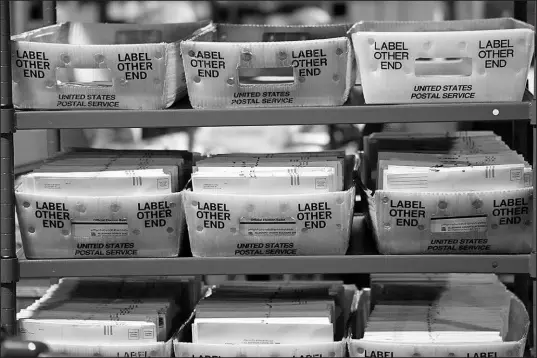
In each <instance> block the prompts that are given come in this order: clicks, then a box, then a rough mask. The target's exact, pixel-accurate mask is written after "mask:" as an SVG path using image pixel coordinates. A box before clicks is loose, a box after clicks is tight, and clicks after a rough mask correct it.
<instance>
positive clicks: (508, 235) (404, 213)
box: [368, 187, 534, 255]
mask: <svg viewBox="0 0 537 358" xmlns="http://www.w3.org/2000/svg"><path fill="white" fill-rule="evenodd" d="M368 200H369V212H370V216H371V220H372V224H373V229H374V230H373V231H374V233H375V235H374V236H375V238H376V241H377V246H378V249H379V251H380V252H381V253H382V254H387V255H412V254H440V255H442V254H527V253H530V252H531V238H532V232H533V225H534V222H533V219H534V216H533V215H534V214H533V200H534V198H533V187H530V188H524V189H513V190H497V191H473V192H445V193H443V192H437V193H432V192H418V193H415V192H391V191H385V190H378V191H376V192H375V194H374V196H373V197H371V196H370V197H369V199H368Z"/></svg>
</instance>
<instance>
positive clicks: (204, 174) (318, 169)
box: [192, 151, 345, 194]
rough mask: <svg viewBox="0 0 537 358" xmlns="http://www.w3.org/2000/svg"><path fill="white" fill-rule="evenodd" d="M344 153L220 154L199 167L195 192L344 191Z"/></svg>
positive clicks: (197, 167) (194, 179)
mask: <svg viewBox="0 0 537 358" xmlns="http://www.w3.org/2000/svg"><path fill="white" fill-rule="evenodd" d="M344 156H345V153H344V152H339V151H331V152H318V153H317V152H316V153H278V154H253V153H239V154H221V155H215V156H213V157H210V158H207V159H204V160H202V161H199V162H198V163H197V166H196V167H195V168H194V173H193V174H192V187H193V190H194V191H195V192H206V193H215V194H310V193H328V192H334V191H341V190H343V179H344V178H343V177H344V176H343V169H344Z"/></svg>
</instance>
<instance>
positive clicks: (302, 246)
mask: <svg viewBox="0 0 537 358" xmlns="http://www.w3.org/2000/svg"><path fill="white" fill-rule="evenodd" d="M355 165H356V161H355V160H354V159H351V157H347V158H346V161H345V174H347V175H345V186H344V190H343V191H335V192H329V193H319V194H315V193H312V194H288V195H271V194H269V193H267V194H263V195H246V194H243V195H236V194H212V193H204V192H193V191H191V190H184V191H183V192H182V195H183V200H182V201H183V206H184V211H185V218H186V223H187V227H188V233H189V238H190V247H191V249H192V255H193V256H194V257H229V256H308V255H310V256H311V255H345V253H346V252H347V249H348V247H349V240H350V235H351V229H352V225H351V223H352V219H353V212H354V203H355V193H356V189H355V183H354V181H353V175H352V172H353V170H354V168H355Z"/></svg>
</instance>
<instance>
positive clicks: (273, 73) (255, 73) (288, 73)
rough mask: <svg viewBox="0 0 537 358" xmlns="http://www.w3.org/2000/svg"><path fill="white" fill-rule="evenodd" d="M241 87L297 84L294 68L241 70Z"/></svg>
mask: <svg viewBox="0 0 537 358" xmlns="http://www.w3.org/2000/svg"><path fill="white" fill-rule="evenodd" d="M238 77H239V84H241V85H284V84H293V83H295V75H294V72H293V67H275V68H239V69H238Z"/></svg>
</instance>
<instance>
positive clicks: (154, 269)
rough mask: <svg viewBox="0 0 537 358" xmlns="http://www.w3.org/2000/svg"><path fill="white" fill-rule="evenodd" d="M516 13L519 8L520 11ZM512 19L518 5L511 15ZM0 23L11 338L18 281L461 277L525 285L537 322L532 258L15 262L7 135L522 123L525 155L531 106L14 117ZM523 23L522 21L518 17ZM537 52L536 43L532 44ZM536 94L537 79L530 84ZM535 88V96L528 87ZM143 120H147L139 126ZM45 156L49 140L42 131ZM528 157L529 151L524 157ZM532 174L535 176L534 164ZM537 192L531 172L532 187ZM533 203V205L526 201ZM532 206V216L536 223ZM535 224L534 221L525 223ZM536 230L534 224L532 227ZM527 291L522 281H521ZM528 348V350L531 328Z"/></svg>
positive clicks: (536, 243)
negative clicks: (504, 277)
mask: <svg viewBox="0 0 537 358" xmlns="http://www.w3.org/2000/svg"><path fill="white" fill-rule="evenodd" d="M47 3H48V4H47V5H46V6H45V8H46V9H48V12H49V14H48V15H47V16H46V17H45V18H46V19H48V22H54V21H55V15H53V14H50V12H53V11H51V9H52V10H54V1H48V2H47ZM524 3H525V2H524ZM516 8H517V9H518V13H520V4H518V5H517V6H516ZM0 10H1V11H0V22H1V52H0V54H1V67H0V69H1V83H0V84H1V115H2V119H1V121H0V130H1V141H0V151H1V152H0V175H1V176H0V210H1V213H0V225H1V231H0V238H1V242H0V244H1V245H0V256H1V267H0V269H1V271H0V273H1V275H0V276H1V292H0V299H1V301H0V302H1V324H2V327H3V328H5V329H6V330H7V332H9V333H11V334H15V332H16V330H15V326H16V321H15V317H16V312H15V310H16V308H15V307H16V290H15V289H16V282H17V281H18V279H19V278H20V277H23V278H27V277H65V276H107V275H111V274H113V275H118V276H144V275H146V276H149V275H207V274H281V273H298V274H305V273H312V274H313V273H410V272H413V273H416V272H429V273H433V272H438V273H440V272H465V273H487V272H489V273H510V274H523V275H525V277H527V276H528V275H529V277H530V280H531V283H532V285H533V302H532V303H529V304H528V309H529V311H530V312H531V311H533V313H532V322H535V321H537V317H536V313H537V312H536V311H537V309H536V307H535V306H536V301H537V283H536V270H537V265H536V251H537V233H536V226H537V225H535V224H534V235H533V250H532V253H531V254H528V255H434V256H433V255H409V256H383V255H357V256H320V257H238V258H235V257H230V258H167V259H89V260H75V259H72V260H21V261H20V262H19V260H18V259H17V257H16V252H15V248H16V246H15V218H14V204H15V199H14V168H13V155H14V153H13V133H14V132H15V131H16V130H27V129H48V130H56V131H55V132H57V130H58V129H67V128H119V127H142V128H150V127H153V128H154V127H202V126H243V125H260V126H261V125H295V124H328V125H329V124H336V123H356V122H360V123H383V122H389V121H391V120H392V119H393V118H397V121H398V122H431V121H435V122H451V121H453V120H454V119H456V120H457V121H460V122H474V121H476V120H480V121H506V120H520V121H526V124H527V123H528V121H530V123H531V126H532V130H533V151H534V152H535V150H536V144H537V134H536V122H535V119H536V102H535V99H534V98H533V96H532V95H531V94H529V93H527V94H526V96H525V98H524V101H522V102H520V103H461V104H420V105H375V106H373V105H365V103H364V102H363V97H362V96H361V94H360V92H359V90H358V89H357V90H355V91H354V92H353V94H352V96H351V99H350V101H349V103H348V104H346V105H345V106H342V107H336V108H274V109H241V110H224V111H216V110H204V111H198V110H193V109H192V108H191V107H190V106H189V104H188V100H184V101H182V102H180V103H179V104H177V105H176V106H174V108H171V109H168V110H163V111H143V112H140V111H121V110H120V111H91V112H89V111H25V112H22V111H21V112H19V111H15V110H14V108H13V104H12V96H11V93H12V92H11V68H10V66H11V51H10V19H9V1H2V2H0ZM524 16H525V15H524ZM536 42H537V41H536ZM535 83H536V85H537V77H536V79H535ZM536 87H537V86H536ZM149 118H150V120H148V119H149ZM50 133H51V134H50V135H49V139H50V142H51V147H56V146H57V143H58V140H57V136H56V135H55V134H53V132H52V131H50ZM530 150H531V149H530ZM533 158H534V159H533V167H534V168H537V163H536V159H535V158H536V156H535V155H534V156H533ZM536 182H537V178H535V172H534V183H536ZM534 198H535V195H534ZM536 202H537V200H535V199H534V200H533V208H534V209H533V210H534V211H533V212H534V215H536V216H535V217H536V218H537V207H536ZM534 220H535V219H534ZM535 222H537V220H535ZM522 281H523V282H527V281H526V280H524V279H523V280H522ZM533 326H534V327H533V330H532V333H530V337H529V338H530V341H531V338H532V337H533V341H534V342H535V341H536V338H535V336H536V335H537V330H536V329H535V325H533Z"/></svg>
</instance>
